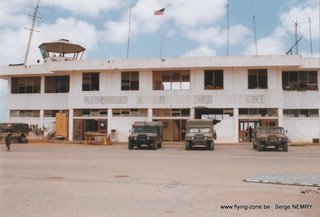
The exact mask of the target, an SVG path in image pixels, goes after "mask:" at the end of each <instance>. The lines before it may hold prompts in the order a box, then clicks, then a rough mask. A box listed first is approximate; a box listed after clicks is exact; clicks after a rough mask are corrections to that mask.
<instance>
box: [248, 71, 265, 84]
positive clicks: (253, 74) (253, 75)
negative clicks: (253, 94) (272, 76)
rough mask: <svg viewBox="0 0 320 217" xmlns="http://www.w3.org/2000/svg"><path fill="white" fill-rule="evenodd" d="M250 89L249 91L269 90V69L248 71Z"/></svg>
mask: <svg viewBox="0 0 320 217" xmlns="http://www.w3.org/2000/svg"><path fill="white" fill-rule="evenodd" d="M248 88H249V89H267V88H268V70H267V69H249V70H248Z"/></svg>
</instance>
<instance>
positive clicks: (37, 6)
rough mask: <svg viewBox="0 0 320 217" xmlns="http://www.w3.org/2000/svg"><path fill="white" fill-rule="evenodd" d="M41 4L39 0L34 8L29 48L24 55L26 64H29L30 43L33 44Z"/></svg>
mask: <svg viewBox="0 0 320 217" xmlns="http://www.w3.org/2000/svg"><path fill="white" fill-rule="evenodd" d="M39 4H40V0H38V2H37V5H36V7H35V9H34V14H33V16H32V26H31V29H29V31H30V34H29V40H28V45H27V50H26V55H25V57H24V66H25V67H26V66H27V60H28V55H29V50H30V45H31V39H32V33H33V32H34V31H35V30H34V25H35V23H36V18H37V14H38V10H39Z"/></svg>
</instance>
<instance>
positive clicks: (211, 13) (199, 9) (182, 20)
mask: <svg viewBox="0 0 320 217" xmlns="http://www.w3.org/2000/svg"><path fill="white" fill-rule="evenodd" d="M226 4H227V0H215V1H208V0H197V1H185V0H175V1H173V2H172V3H171V4H170V6H169V7H168V11H167V15H168V16H169V17H170V18H172V19H173V20H174V21H175V22H176V24H177V26H186V27H198V26H199V25H208V24H209V25H213V24H214V23H216V22H217V21H218V20H219V19H220V18H221V17H223V16H224V15H225V6H226Z"/></svg>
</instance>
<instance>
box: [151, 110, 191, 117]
mask: <svg viewBox="0 0 320 217" xmlns="http://www.w3.org/2000/svg"><path fill="white" fill-rule="evenodd" d="M189 116H190V109H153V117H189Z"/></svg>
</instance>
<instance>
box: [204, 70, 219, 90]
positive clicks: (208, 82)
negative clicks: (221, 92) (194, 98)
mask: <svg viewBox="0 0 320 217" xmlns="http://www.w3.org/2000/svg"><path fill="white" fill-rule="evenodd" d="M204 89H205V90H215V89H223V70H205V71H204Z"/></svg>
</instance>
